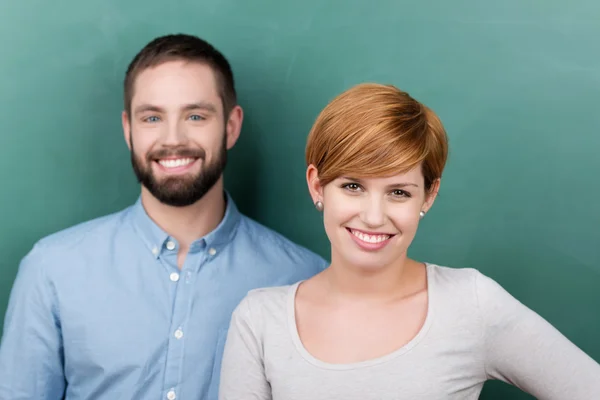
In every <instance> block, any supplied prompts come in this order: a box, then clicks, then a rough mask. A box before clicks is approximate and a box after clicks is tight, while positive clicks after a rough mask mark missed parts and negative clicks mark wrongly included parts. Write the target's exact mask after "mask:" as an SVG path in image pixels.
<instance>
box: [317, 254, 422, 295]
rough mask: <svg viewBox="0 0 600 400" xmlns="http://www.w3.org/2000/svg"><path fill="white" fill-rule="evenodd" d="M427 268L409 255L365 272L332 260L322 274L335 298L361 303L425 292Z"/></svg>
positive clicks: (334, 258) (364, 269)
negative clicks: (423, 290) (355, 300)
mask: <svg viewBox="0 0 600 400" xmlns="http://www.w3.org/2000/svg"><path fill="white" fill-rule="evenodd" d="M424 277H426V271H425V267H424V264H422V263H419V262H417V261H414V260H411V259H409V258H408V257H406V255H404V256H403V257H402V258H401V259H398V260H396V261H395V262H393V263H391V264H389V265H387V266H382V267H379V268H372V269H366V268H361V267H359V266H356V265H351V264H349V263H347V262H343V261H342V260H336V257H334V256H332V262H331V265H330V267H329V268H327V269H326V270H325V271H324V273H323V279H324V281H325V284H326V285H327V290H328V293H329V294H330V295H331V296H332V297H337V298H340V299H341V298H344V299H348V300H349V299H357V300H361V301H365V300H373V301H388V300H393V299H397V298H398V297H404V296H406V295H409V294H412V293H413V292H416V291H419V290H422V289H423V283H425V285H426V279H423V278H424Z"/></svg>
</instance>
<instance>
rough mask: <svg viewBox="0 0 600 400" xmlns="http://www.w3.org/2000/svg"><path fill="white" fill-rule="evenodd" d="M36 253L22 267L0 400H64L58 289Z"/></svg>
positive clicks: (2, 354)
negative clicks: (48, 277) (54, 286)
mask: <svg viewBox="0 0 600 400" xmlns="http://www.w3.org/2000/svg"><path fill="white" fill-rule="evenodd" d="M42 253H43V251H42V250H41V249H40V248H39V247H36V248H34V249H33V250H32V251H31V252H30V253H29V254H28V255H27V256H25V258H24V259H23V260H22V261H21V263H20V265H19V269H18V272H17V277H16V279H15V282H14V284H13V288H12V290H11V294H10V297H9V302H8V308H7V311H6V316H5V319H4V331H3V335H2V341H1V343H0V399H12V400H25V399H28V400H29V399H39V400H58V399H62V398H63V394H64V391H65V386H66V384H65V378H64V375H63V355H62V354H63V352H62V341H61V334H60V324H59V319H58V312H57V306H56V296H55V295H54V291H53V287H52V285H51V284H50V281H49V280H48V279H47V277H46V273H45V271H44V265H43V261H42V260H43V258H44V255H43V254H42Z"/></svg>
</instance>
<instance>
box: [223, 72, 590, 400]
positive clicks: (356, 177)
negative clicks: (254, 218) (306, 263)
mask: <svg viewBox="0 0 600 400" xmlns="http://www.w3.org/2000/svg"><path fill="white" fill-rule="evenodd" d="M447 153H448V149H447V138H446V133H445V130H444V128H443V126H442V124H441V122H440V120H439V119H438V118H437V116H436V115H435V114H434V113H433V112H432V111H431V110H429V109H428V108H427V107H425V106H424V105H422V104H420V103H419V102H417V101H416V100H414V99H413V98H411V97H410V96H409V95H408V94H407V93H404V92H402V91H400V90H398V89H396V88H394V87H392V86H384V85H377V84H362V85H358V86H356V87H354V88H351V89H350V90H348V91H346V92H345V93H343V94H341V95H340V96H338V97H337V98H335V99H334V100H333V101H332V102H331V103H330V104H329V105H328V106H327V107H326V108H325V109H324V110H323V111H322V112H321V114H320V115H319V117H318V119H317V120H316V122H315V124H314V127H313V129H312V131H311V132H310V135H309V138H308V145H307V150H306V158H307V163H308V169H307V173H306V177H307V182H308V187H309V190H310V194H311V196H312V198H313V200H314V203H315V205H316V208H317V209H318V210H320V211H322V212H323V214H324V215H323V219H324V225H325V230H326V232H327V236H328V237H329V240H330V242H331V265H330V266H329V267H328V268H327V269H326V270H325V271H323V272H322V273H320V274H318V275H316V276H314V277H313V278H312V279H309V280H306V281H303V282H299V283H297V284H295V285H291V286H285V287H276V288H265V289H259V290H254V291H252V292H250V293H249V294H248V296H247V297H246V298H245V299H244V300H243V301H242V302H241V303H240V305H239V306H238V308H237V309H236V311H235V312H234V314H233V317H232V322H231V326H230V330H229V333H228V339H227V343H226V349H225V353H224V358H223V362H222V375H221V389H220V390H221V391H220V397H219V398H220V399H221V400H242V399H243V400H249V399H274V400H321V399H344V400H347V399H360V400H368V399H378V400H388V399H389V400H392V399H394V400H396V399H411V400H416V399H427V400H430V399H476V398H478V396H479V393H480V391H481V389H482V386H483V384H484V382H485V381H486V380H488V379H499V380H502V381H504V382H507V383H510V384H513V385H515V386H518V387H519V388H521V389H522V390H524V391H526V392H528V393H530V394H531V395H533V396H536V397H537V398H540V399H556V400H558V399H560V400H565V399H568V400H579V399H581V400H583V399H585V400H588V399H600V365H599V364H598V363H596V362H595V361H594V360H593V359H592V358H590V357H589V356H588V355H586V354H585V353H583V352H582V351H581V350H580V349H579V348H578V347H576V346H575V345H574V344H572V343H571V342H570V341H569V340H567V339H566V338H565V337H564V336H563V335H562V334H561V333H559V332H558V331H557V330H556V329H555V328H554V327H553V326H552V325H550V324H549V323H548V322H546V321H545V320H544V319H542V318H541V317H540V316H538V315H537V314H536V313H535V312H533V311H532V310H530V309H529V308H527V307H526V306H524V305H523V304H521V303H520V302H519V301H517V300H516V299H514V298H513V297H512V296H511V295H510V294H509V293H507V292H506V291H505V290H504V289H503V288H502V287H501V286H499V285H498V284H497V283H496V282H495V281H493V280H492V279H490V278H488V277H487V276H485V275H483V274H481V273H480V272H478V271H477V270H474V269H469V268H462V269H459V268H448V267H443V266H438V265H433V264H429V263H422V262H417V261H415V260H412V259H409V258H408V257H407V250H408V247H409V246H410V244H411V242H412V240H413V238H414V236H415V233H416V231H417V227H418V225H419V220H420V219H421V218H423V217H424V216H425V215H426V214H427V212H428V211H429V210H430V209H431V207H432V205H433V203H434V200H435V197H436V194H437V192H438V189H439V186H440V178H441V176H442V171H443V169H444V166H445V163H446V158H447Z"/></svg>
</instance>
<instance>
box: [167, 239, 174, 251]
mask: <svg viewBox="0 0 600 400" xmlns="http://www.w3.org/2000/svg"><path fill="white" fill-rule="evenodd" d="M167 249H169V250H173V249H175V243H173V242H171V241H170V240H169V241H168V242H167Z"/></svg>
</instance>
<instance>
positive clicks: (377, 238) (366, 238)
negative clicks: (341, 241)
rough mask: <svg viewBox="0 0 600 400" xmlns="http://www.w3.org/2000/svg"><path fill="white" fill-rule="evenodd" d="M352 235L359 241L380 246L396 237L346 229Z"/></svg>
mask: <svg viewBox="0 0 600 400" xmlns="http://www.w3.org/2000/svg"><path fill="white" fill-rule="evenodd" d="M346 229H347V230H348V231H349V232H350V233H351V234H352V235H354V236H356V237H357V238H358V239H360V240H362V241H363V242H365V243H371V244H378V243H382V242H385V241H386V240H388V239H390V238H391V237H392V236H394V235H390V234H387V233H365V232H362V231H359V230H356V229H352V228H346Z"/></svg>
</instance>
